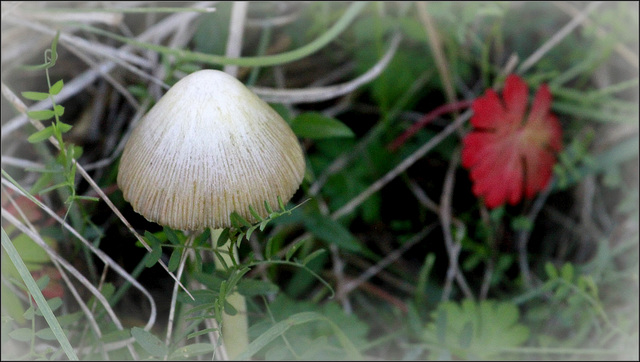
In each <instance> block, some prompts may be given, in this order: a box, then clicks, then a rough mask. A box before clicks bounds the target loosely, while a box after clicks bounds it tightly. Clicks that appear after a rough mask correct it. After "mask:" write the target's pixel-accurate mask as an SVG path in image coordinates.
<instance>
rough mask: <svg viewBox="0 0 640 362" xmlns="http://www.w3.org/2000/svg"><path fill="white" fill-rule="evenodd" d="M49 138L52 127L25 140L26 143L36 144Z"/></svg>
mask: <svg viewBox="0 0 640 362" xmlns="http://www.w3.org/2000/svg"><path fill="white" fill-rule="evenodd" d="M51 136H53V127H51V126H49V127H46V128H44V129H42V130H40V131H38V132H36V133H34V134H32V135H31V136H29V138H27V141H29V142H30V143H38V142H42V141H44V140H46V139H48V138H49V137H51Z"/></svg>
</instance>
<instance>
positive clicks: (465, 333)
mask: <svg viewBox="0 0 640 362" xmlns="http://www.w3.org/2000/svg"><path fill="white" fill-rule="evenodd" d="M519 320H520V314H519V312H518V308H517V307H516V306H515V305H514V304H511V303H508V302H498V301H494V300H483V301H480V302H478V303H476V302H474V301H472V300H468V299H465V300H463V301H462V302H461V303H455V302H444V303H440V304H439V305H438V307H437V309H436V310H435V311H434V312H433V313H432V315H431V322H429V323H428V324H427V325H426V326H425V330H424V336H423V338H424V340H425V342H426V343H428V344H429V345H430V348H432V349H433V352H435V353H436V354H437V356H439V358H456V359H458V358H463V359H494V358H499V357H500V356H503V357H504V356H505V351H508V350H509V349H511V348H514V347H518V346H521V345H522V344H523V343H524V342H526V341H527V339H528V338H529V329H528V328H527V327H526V326H524V325H523V324H520V323H519Z"/></svg>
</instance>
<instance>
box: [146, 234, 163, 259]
mask: <svg viewBox="0 0 640 362" xmlns="http://www.w3.org/2000/svg"><path fill="white" fill-rule="evenodd" d="M144 237H145V239H146V240H147V242H148V243H149V244H150V245H149V246H150V247H151V252H150V253H149V254H147V255H146V257H145V262H144V265H145V266H146V267H147V268H151V267H152V266H154V265H155V263H157V262H158V260H160V257H161V256H162V246H161V245H160V240H158V238H156V237H155V235H153V234H152V233H150V232H148V231H145V232H144Z"/></svg>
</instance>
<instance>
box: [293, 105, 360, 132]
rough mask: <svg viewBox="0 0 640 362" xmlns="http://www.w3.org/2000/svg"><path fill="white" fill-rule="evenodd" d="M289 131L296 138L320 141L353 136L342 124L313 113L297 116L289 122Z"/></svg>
mask: <svg viewBox="0 0 640 362" xmlns="http://www.w3.org/2000/svg"><path fill="white" fill-rule="evenodd" d="M291 129H292V130H293V132H294V133H295V134H296V136H298V137H302V138H311V139H322V138H335V137H353V136H354V134H353V132H352V131H351V130H350V129H349V127H347V126H345V125H344V123H342V122H340V121H338V120H337V119H334V118H330V117H325V116H323V115H321V114H319V113H314V112H306V113H301V114H299V115H298V116H297V117H296V118H294V119H293V120H292V121H291Z"/></svg>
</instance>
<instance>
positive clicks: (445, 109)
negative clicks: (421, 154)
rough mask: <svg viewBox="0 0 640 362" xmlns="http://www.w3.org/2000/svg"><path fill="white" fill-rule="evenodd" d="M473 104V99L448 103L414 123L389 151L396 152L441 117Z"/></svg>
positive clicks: (394, 142)
mask: <svg viewBox="0 0 640 362" xmlns="http://www.w3.org/2000/svg"><path fill="white" fill-rule="evenodd" d="M471 103H473V100H472V99H471V100H463V101H458V102H454V103H448V104H444V105H442V106H440V107H438V108H436V109H434V110H433V111H431V112H429V113H427V114H425V115H424V116H423V117H422V118H421V119H420V120H419V121H418V122H416V123H414V124H413V126H411V127H410V128H409V129H408V130H406V131H405V132H404V133H403V134H401V135H400V136H399V137H398V138H396V139H395V140H394V141H393V142H391V144H390V145H389V150H390V151H395V150H397V149H398V148H400V146H402V145H403V144H404V143H405V142H406V141H407V140H408V139H409V138H410V137H411V136H413V135H414V134H416V133H417V132H418V131H419V130H420V129H421V128H422V127H424V126H426V125H427V124H428V123H429V122H431V121H433V120H434V119H436V118H438V117H439V116H440V115H442V114H445V113H449V112H453V111H458V110H461V109H465V108H468V107H470V106H471Z"/></svg>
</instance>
